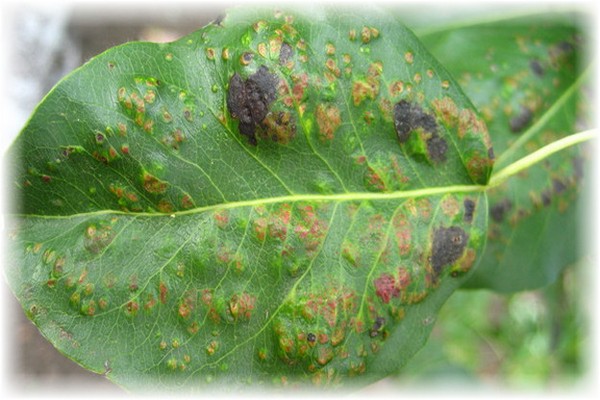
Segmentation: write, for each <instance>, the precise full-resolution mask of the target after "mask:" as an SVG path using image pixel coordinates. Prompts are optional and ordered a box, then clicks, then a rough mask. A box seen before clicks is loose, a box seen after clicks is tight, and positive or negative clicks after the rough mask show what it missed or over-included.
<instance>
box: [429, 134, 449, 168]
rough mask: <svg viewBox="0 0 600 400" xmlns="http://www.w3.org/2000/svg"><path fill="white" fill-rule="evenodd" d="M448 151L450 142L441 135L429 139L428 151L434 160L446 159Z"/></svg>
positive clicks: (441, 160)
mask: <svg viewBox="0 0 600 400" xmlns="http://www.w3.org/2000/svg"><path fill="white" fill-rule="evenodd" d="M446 151H448V143H446V141H445V140H444V139H442V138H441V137H432V138H430V139H428V140H427V153H429V157H431V159H432V160H433V161H435V162H443V161H446Z"/></svg>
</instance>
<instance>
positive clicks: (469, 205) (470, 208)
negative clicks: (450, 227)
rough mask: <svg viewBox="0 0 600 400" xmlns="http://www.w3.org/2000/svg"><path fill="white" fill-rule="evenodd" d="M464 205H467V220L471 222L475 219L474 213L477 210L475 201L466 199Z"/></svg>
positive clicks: (465, 215) (465, 217)
mask: <svg viewBox="0 0 600 400" xmlns="http://www.w3.org/2000/svg"><path fill="white" fill-rule="evenodd" d="M463 205H464V207H465V213H464V219H465V222H468V223H471V222H472V221H473V213H474V212H475V202H474V201H473V200H471V199H465V201H464V203H463Z"/></svg>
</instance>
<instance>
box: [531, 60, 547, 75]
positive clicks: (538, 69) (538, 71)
mask: <svg viewBox="0 0 600 400" xmlns="http://www.w3.org/2000/svg"><path fill="white" fill-rule="evenodd" d="M529 68H531V72H533V74H534V75H535V76H539V77H542V76H544V72H545V71H544V67H542V64H540V62H539V61H538V60H531V62H529Z"/></svg>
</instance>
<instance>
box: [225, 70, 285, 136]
mask: <svg viewBox="0 0 600 400" xmlns="http://www.w3.org/2000/svg"><path fill="white" fill-rule="evenodd" d="M277 83H278V81H277V77H276V76H275V75H274V74H272V73H270V72H269V70H268V68H267V67H265V66H261V67H260V68H259V69H258V71H256V72H255V73H254V74H252V75H250V76H249V77H248V79H247V80H246V81H244V80H242V77H241V76H240V75H239V74H237V73H235V74H234V75H233V76H232V77H231V80H230V81H229V92H228V96H227V109H228V110H229V112H230V114H231V115H232V116H233V117H234V118H236V119H238V120H239V121H240V122H239V126H238V129H239V131H240V133H241V134H242V135H244V136H247V137H248V140H249V142H250V143H251V144H253V145H256V136H255V131H256V127H257V126H258V125H259V124H261V122H262V121H263V120H264V119H265V117H266V116H267V113H268V112H269V106H270V105H271V103H272V102H273V101H274V100H275V97H276V94H277Z"/></svg>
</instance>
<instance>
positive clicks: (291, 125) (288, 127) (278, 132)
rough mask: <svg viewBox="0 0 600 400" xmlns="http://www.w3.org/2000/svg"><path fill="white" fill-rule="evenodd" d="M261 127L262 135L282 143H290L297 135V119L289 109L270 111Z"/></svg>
mask: <svg viewBox="0 0 600 400" xmlns="http://www.w3.org/2000/svg"><path fill="white" fill-rule="evenodd" d="M260 127H261V133H262V136H264V137H266V138H269V139H271V140H272V141H274V142H278V143H281V144H287V143H289V142H290V140H292V139H293V138H294V136H296V121H295V119H294V118H293V117H292V116H291V114H290V113H289V112H288V111H276V112H270V113H268V114H267V116H266V117H265V119H264V120H263V121H262V122H261V124H260Z"/></svg>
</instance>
